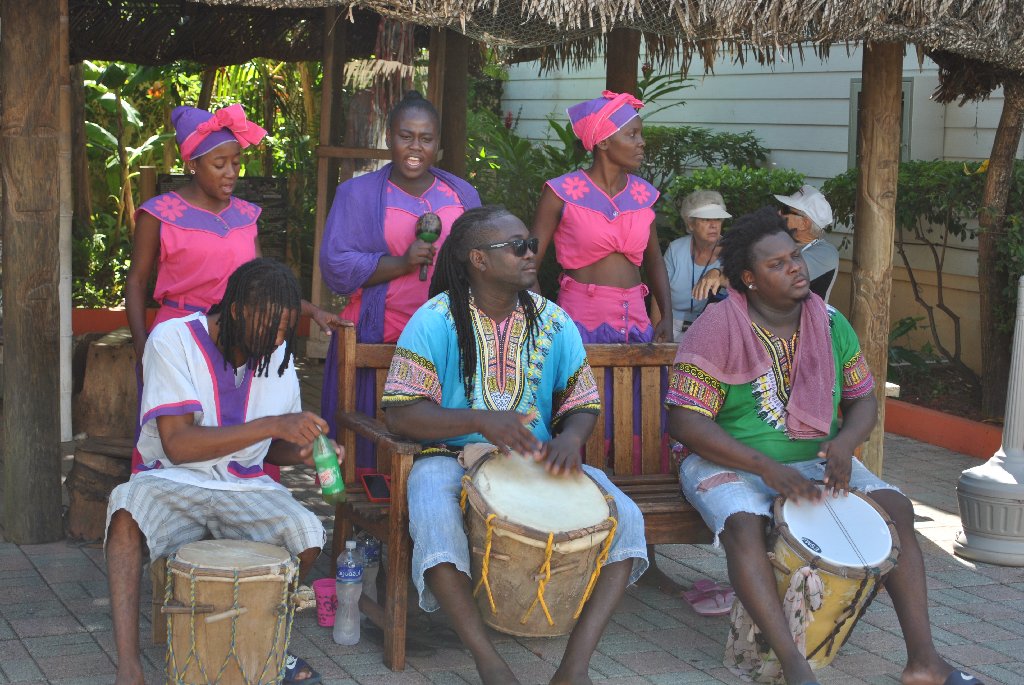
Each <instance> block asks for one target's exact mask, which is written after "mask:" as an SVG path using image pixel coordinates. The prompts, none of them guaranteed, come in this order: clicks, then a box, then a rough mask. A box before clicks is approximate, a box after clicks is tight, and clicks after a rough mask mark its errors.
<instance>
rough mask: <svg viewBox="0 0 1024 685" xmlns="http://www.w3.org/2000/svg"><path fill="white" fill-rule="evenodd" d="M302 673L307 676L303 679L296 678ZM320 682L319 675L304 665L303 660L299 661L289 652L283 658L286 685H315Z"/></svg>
mask: <svg viewBox="0 0 1024 685" xmlns="http://www.w3.org/2000/svg"><path fill="white" fill-rule="evenodd" d="M303 671H306V672H308V673H309V676H307V677H305V678H298V677H297V676H298V675H299V674H301V673H302V672H303ZM321 680H322V678H321V677H320V674H319V673H317V672H316V671H314V670H313V667H312V666H310V665H309V664H307V663H306V660H305V659H300V658H299V657H297V656H295V655H294V654H292V653H291V652H289V653H288V654H286V655H285V657H284V681H283V682H285V683H288V685H299V683H302V684H303V685H317V683H319V682H320V681H321Z"/></svg>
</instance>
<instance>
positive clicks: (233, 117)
mask: <svg viewBox="0 0 1024 685" xmlns="http://www.w3.org/2000/svg"><path fill="white" fill-rule="evenodd" d="M179 110H181V111H180V112H179ZM171 117H172V119H173V120H174V126H175V129H176V132H177V138H178V141H179V143H178V144H179V146H180V147H181V156H182V159H184V160H185V161H186V162H187V161H189V160H190V159H192V156H193V154H195V156H196V157H198V156H200V155H202V154H205V153H206V152H209V151H210V150H211V149H213V148H214V147H216V146H217V145H220V144H222V143H225V142H228V141H229V140H231V139H234V140H235V141H237V142H238V144H239V146H240V147H241V148H242V149H245V148H247V147H249V146H250V145H255V144H257V143H259V142H260V141H261V140H263V137H264V136H265V135H267V131H266V129H264V128H263V127H261V126H258V125H257V124H254V123H253V122H251V121H249V120H248V119H246V118H245V110H243V109H242V106H241V105H239V104H234V105H229V106H227V107H224V108H222V109H219V110H217V111H216V112H213V113H210V112H207V111H206V110H203V109H196V108H194V107H187V108H186V107H177V108H175V111H174V112H172V114H171ZM204 117H205V119H204ZM197 122H198V123H197ZM188 129H192V130H191V131H188ZM182 133H185V136H184V138H183V139H182ZM204 142H205V143H207V144H206V145H203V143H204ZM200 146H202V150H197V148H199V147H200Z"/></svg>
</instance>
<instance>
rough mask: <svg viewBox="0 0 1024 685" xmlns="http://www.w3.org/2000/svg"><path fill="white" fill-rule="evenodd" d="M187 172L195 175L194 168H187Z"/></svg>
mask: <svg viewBox="0 0 1024 685" xmlns="http://www.w3.org/2000/svg"><path fill="white" fill-rule="evenodd" d="M188 172H189V173H190V174H192V175H193V176H195V175H196V170H195V169H189V170H188Z"/></svg>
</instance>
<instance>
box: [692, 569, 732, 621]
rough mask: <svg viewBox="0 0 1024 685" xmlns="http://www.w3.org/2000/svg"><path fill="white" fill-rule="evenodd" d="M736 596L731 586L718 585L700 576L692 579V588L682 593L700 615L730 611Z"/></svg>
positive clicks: (717, 614)
mask: <svg viewBox="0 0 1024 685" xmlns="http://www.w3.org/2000/svg"><path fill="white" fill-rule="evenodd" d="M735 598H736V595H735V593H734V592H733V590H732V588H731V587H729V586H728V585H719V584H718V583H716V582H715V581H713V580H708V579H707V578H701V579H700V580H697V581H694V583H693V588H692V589H690V590H687V591H686V592H684V593H683V599H685V600H686V601H687V603H689V605H690V606H691V607H693V610H694V611H696V612H697V613H698V614H700V615H701V616H722V615H724V614H728V613H729V612H730V611H732V604H733V600H734V599H735Z"/></svg>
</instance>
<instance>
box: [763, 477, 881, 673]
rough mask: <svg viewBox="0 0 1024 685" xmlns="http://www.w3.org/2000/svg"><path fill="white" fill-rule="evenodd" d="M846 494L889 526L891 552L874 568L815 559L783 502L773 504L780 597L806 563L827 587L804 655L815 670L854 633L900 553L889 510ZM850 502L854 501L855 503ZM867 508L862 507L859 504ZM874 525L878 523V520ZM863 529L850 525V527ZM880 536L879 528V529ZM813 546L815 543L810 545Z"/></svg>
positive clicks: (772, 547) (773, 548) (773, 545)
mask: <svg viewBox="0 0 1024 685" xmlns="http://www.w3.org/2000/svg"><path fill="white" fill-rule="evenodd" d="M847 496H848V497H857V498H859V499H860V500H861V502H862V503H866V504H868V505H870V507H871V508H872V509H873V510H874V511H875V512H876V513H877V514H878V516H879V517H880V518H881V520H882V525H884V526H885V527H886V528H888V532H889V536H890V537H889V538H888V539H889V540H890V541H891V544H888V547H889V550H890V551H889V553H888V555H887V556H886V558H885V559H883V560H881V561H879V562H878V563H874V562H876V561H877V560H872V562H871V565H870V566H867V567H865V566H861V567H855V566H846V565H838V564H834V563H829V562H828V561H826V560H824V559H822V558H820V557H817V556H816V555H815V554H814V553H813V551H812V550H811V549H809V548H808V547H807V546H806V544H805V543H804V542H801V541H799V539H798V536H799V535H800V534H799V533H796V534H794V532H793V531H792V530H791V529H790V527H789V525H788V524H787V522H786V517H785V507H784V505H785V501H784V499H783V498H781V497H780V498H777V499H776V500H775V504H774V515H775V525H774V529H773V532H772V536H771V539H770V540H769V549H770V550H771V551H772V553H773V555H774V559H773V560H772V565H773V567H774V569H775V579H776V582H777V584H778V589H779V598H780V599H784V598H785V596H786V590H787V588H789V586H790V581H791V576H792V573H793V572H794V571H796V570H798V569H801V568H804V567H806V566H811V567H812V568H814V569H816V571H817V573H818V576H819V577H820V578H821V581H822V584H823V585H824V597H823V599H822V603H821V606H820V608H818V609H817V610H815V611H813V613H812V615H813V617H814V618H813V620H812V621H811V623H810V625H809V626H808V628H807V633H806V651H805V655H806V656H807V660H808V661H809V662H810V664H811V668H813V669H819V668H823V667H825V666H828V665H829V664H830V663H831V662H832V659H834V658H835V656H836V654H837V653H838V652H839V648H840V647H842V646H843V644H844V643H845V642H846V640H847V639H848V638H849V637H850V633H851V632H852V631H853V628H854V626H855V625H856V624H857V621H858V620H859V619H860V617H861V615H862V614H863V613H864V610H865V609H867V607H868V605H869V604H870V603H871V601H872V600H873V599H874V598H875V595H876V594H877V593H878V591H879V590H880V589H881V585H880V584H881V581H882V578H884V577H885V575H886V574H887V573H889V571H891V570H892V569H893V568H894V567H895V565H896V560H897V557H898V556H899V538H898V536H897V535H896V530H895V528H894V527H893V525H892V522H891V521H890V520H889V518H888V516H887V515H886V514H885V512H884V511H883V510H882V509H881V508H880V507H879V506H878V505H877V504H875V503H874V502H873V501H872V500H870V499H868V498H867V497H864V496H862V495H860V494H858V493H850V494H849V495H847ZM851 504H852V502H851ZM860 508H861V509H864V507H863V506H861V507H860ZM875 523H876V525H877V523H878V522H875ZM857 528H861V530H863V528H862V527H861V526H858V525H856V524H851V531H853V532H856V529H857ZM875 534H876V535H879V536H880V535H881V533H880V532H877V531H876V533H875ZM811 544H813V542H812V543H811Z"/></svg>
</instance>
